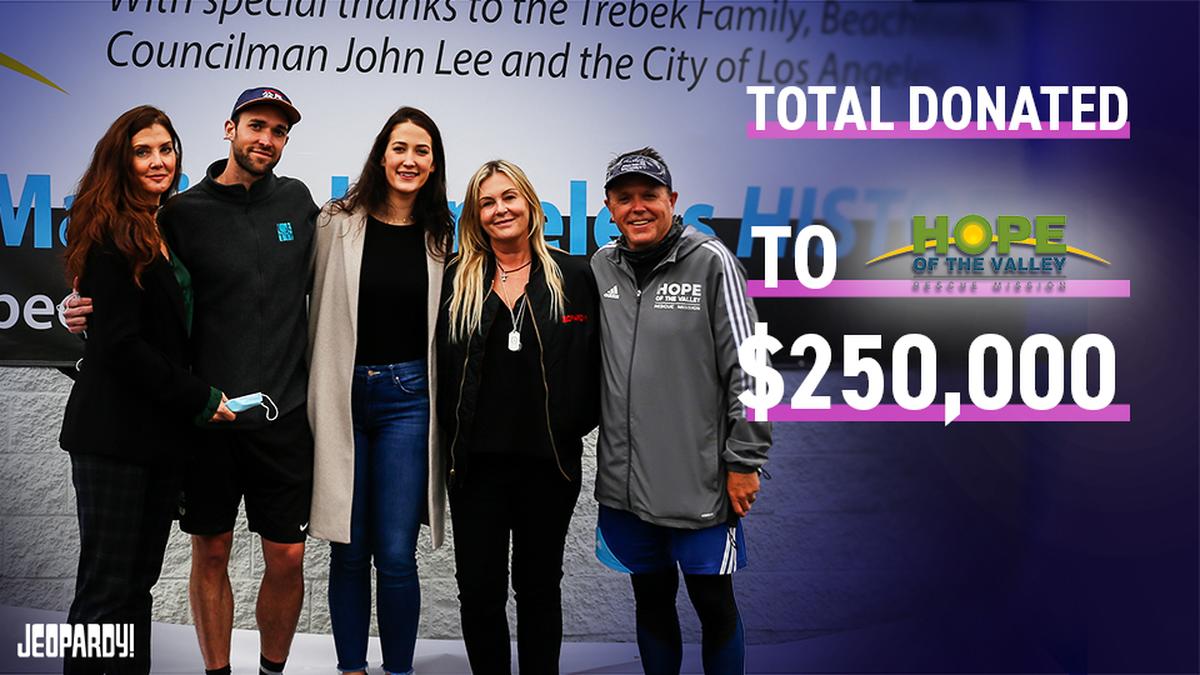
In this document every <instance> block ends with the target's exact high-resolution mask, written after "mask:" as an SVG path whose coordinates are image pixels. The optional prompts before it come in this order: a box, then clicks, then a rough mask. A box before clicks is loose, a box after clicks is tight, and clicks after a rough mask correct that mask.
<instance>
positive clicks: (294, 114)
mask: <svg viewBox="0 0 1200 675" xmlns="http://www.w3.org/2000/svg"><path fill="white" fill-rule="evenodd" d="M260 104H268V105H273V106H275V107H276V108H279V109H280V110H282V111H283V114H284V115H285V116H287V118H288V124H289V125H290V126H293V127H294V126H296V124H297V123H298V122H300V111H299V110H296V106H294V105H292V99H290V98H288V97H287V94H285V93H283V92H282V91H280V90H278V89H276V88H275V87H254V88H252V89H247V90H246V91H243V92H242V95H241V96H239V97H238V100H237V103H234V104H233V112H232V113H230V114H229V119H233V118H234V117H237V114H238V113H239V112H241V111H242V110H244V109H246V108H249V107H250V106H252V105H260Z"/></svg>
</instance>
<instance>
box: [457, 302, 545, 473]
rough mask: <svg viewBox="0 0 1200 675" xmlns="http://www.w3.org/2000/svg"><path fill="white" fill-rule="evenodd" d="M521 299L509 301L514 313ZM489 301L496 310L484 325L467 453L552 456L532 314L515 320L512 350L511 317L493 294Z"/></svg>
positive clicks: (526, 311)
mask: <svg viewBox="0 0 1200 675" xmlns="http://www.w3.org/2000/svg"><path fill="white" fill-rule="evenodd" d="M526 300H527V298H526V297H525V296H522V297H521V298H520V299H518V300H517V303H516V304H515V305H513V316H515V315H516V314H517V312H518V311H519V310H520V308H521V306H522V305H524V304H525V302H526ZM488 302H494V303H496V304H498V305H499V309H497V310H496V313H495V317H496V319H495V321H493V322H492V325H491V327H490V328H488V334H487V346H486V347H485V348H484V355H483V374H482V376H481V377H480V378H479V394H478V396H479V398H478V400H477V403H476V408H475V426H474V428H473V429H472V432H471V439H470V441H468V443H467V449H468V451H469V452H479V453H487V454H499V453H508V454H516V455H526V456H535V457H544V458H547V459H551V460H553V452H552V450H551V449H550V444H549V438H548V436H547V435H546V419H545V417H546V409H545V396H546V395H545V387H544V385H543V384H542V364H541V359H540V357H539V354H538V339H537V333H535V332H534V328H533V321H534V318H533V317H531V316H529V310H528V309H526V310H525V316H524V317H523V318H522V319H521V322H520V323H521V331H520V334H521V349H520V350H518V351H515V352H514V351H512V350H510V349H509V334H510V333H512V329H513V317H512V316H509V313H508V308H507V307H505V306H504V303H503V302H501V301H500V299H499V297H497V295H496V294H495V293H493V294H492V295H491V297H490V298H488Z"/></svg>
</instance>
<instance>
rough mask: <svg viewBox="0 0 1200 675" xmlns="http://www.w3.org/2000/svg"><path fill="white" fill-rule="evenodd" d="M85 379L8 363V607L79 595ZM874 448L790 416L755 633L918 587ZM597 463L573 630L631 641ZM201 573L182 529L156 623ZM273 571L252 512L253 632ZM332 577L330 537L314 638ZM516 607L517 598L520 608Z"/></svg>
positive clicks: (759, 638) (899, 481)
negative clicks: (267, 567) (606, 555)
mask: <svg viewBox="0 0 1200 675" xmlns="http://www.w3.org/2000/svg"><path fill="white" fill-rule="evenodd" d="M70 386H71V381H70V380H69V379H68V378H66V377H65V376H63V375H61V374H59V373H58V372H57V371H55V370H51V369H41V368H0V485H2V486H3V489H2V491H0V605H9V606H20V607H30V608H41V609H57V610H65V609H66V608H67V607H68V605H69V604H70V599H71V595H72V591H73V587H74V575H75V566H76V562H77V557H78V527H77V525H76V521H75V516H74V508H75V501H74V499H75V497H74V491H73V488H72V487H71V480H70V465H69V461H68V456H67V454H66V453H65V452H62V451H61V450H60V449H59V448H58V443H57V436H58V431H59V427H60V425H61V420H62V411H63V408H64V407H65V405H66V398H67V394H68V393H69V391H70ZM789 386H793V385H789ZM789 390H790V389H789ZM131 423H136V422H133V421H131ZM870 449H871V444H870V443H866V442H863V441H855V440H854V437H853V436H852V435H851V434H850V433H849V431H848V430H847V429H846V428H845V427H844V426H843V425H804V426H798V425H776V446H775V449H774V450H773V452H772V461H771V467H770V468H771V472H772V474H773V475H774V480H772V481H765V482H764V492H763V495H762V497H761V498H760V500H759V501H758V503H757V504H756V505H755V513H754V514H753V516H752V517H751V518H750V519H749V521H748V523H747V532H748V546H749V550H750V566H749V567H748V568H747V569H746V570H745V571H743V572H739V573H738V575H737V576H736V577H735V579H736V581H735V586H736V588H737V592H738V597H739V604H740V605H741V608H742V612H743V617H744V620H745V624H746V627H747V631H748V637H749V638H750V639H751V640H752V641H754V642H775V641H782V640H791V639H797V638H802V637H805V636H807V635H813V634H819V633H824V632H828V631H833V630H839V629H844V628H850V627H854V626H859V625H864V624H868V623H872V622H874V621H879V620H886V619H888V618H889V617H887V616H881V615H880V613H879V609H878V608H880V607H883V606H902V605H903V603H904V599H903V597H899V596H901V595H903V594H904V593H905V587H904V586H903V585H902V584H896V583H894V577H895V572H896V570H897V568H900V567H904V566H905V564H906V563H905V561H904V560H902V559H897V557H896V555H895V551H896V550H900V549H902V548H903V546H902V545H901V544H900V543H899V542H896V541H894V540H890V538H892V537H895V536H897V535H896V534H895V532H896V527H895V525H896V523H895V518H897V517H899V516H898V515H897V513H899V511H898V510H897V509H896V506H897V503H896V502H897V500H902V499H904V492H903V489H902V485H903V474H902V473H899V474H898V473H897V469H898V467H897V464H896V462H895V461H892V460H889V459H888V457H887V456H884V455H880V454H879V453H876V452H871V451H870ZM594 465H595V438H594V434H593V436H591V437H589V439H588V442H587V443H586V449H585V470H584V486H583V492H582V495H581V497H580V500H579V505H578V506H577V508H576V510H575V517H574V520H573V522H572V525H571V532H570V535H569V537H568V541H567V551H566V566H565V571H566V575H565V579H564V581H563V593H564V602H563V604H564V612H565V617H564V623H565V632H566V635H567V639H571V640H584V641H631V640H633V639H634V633H633V609H632V607H633V605H632V595H631V592H630V590H629V582H628V581H627V580H626V578H625V577H624V576H622V575H619V574H617V573H614V572H611V571H609V570H608V569H607V568H604V567H602V566H601V565H600V563H598V562H597V561H596V559H595V557H594V555H593V553H592V548H593V543H594V527H595V519H596V505H595V502H594V500H593V499H592V498H591V494H592V479H591V477H592V473H593V469H594ZM899 468H900V469H901V470H902V469H903V467H902V466H900V467H899ZM900 511H902V509H901V510H900ZM889 532H890V533H891V534H888V533H889ZM453 545H454V539H453V536H452V533H451V534H450V536H449V537H448V539H447V545H446V546H444V547H442V548H441V549H439V550H438V551H436V552H434V551H431V550H430V548H429V543H428V537H427V536H425V534H424V533H423V534H422V538H421V545H420V550H419V554H418V562H419V565H420V575H421V587H422V610H421V615H422V616H421V628H420V635H421V637H425V638H457V637H460V631H459V622H458V605H457V600H456V589H455V582H454V559H453ZM188 567H189V550H188V542H187V538H186V536H184V535H183V534H182V533H180V532H179V531H178V530H176V531H175V532H174V533H173V534H172V537H171V542H170V546H169V548H168V551H167V556H166V563H165V565H164V567H163V573H162V580H161V581H160V582H159V584H158V587H157V588H156V589H155V616H156V619H157V620H160V621H167V622H177V623H189V622H190V616H189V609H188V601H187V577H188ZM262 569H263V567H262V555H261V551H260V550H259V542H258V540H257V537H256V536H254V535H252V534H250V533H248V532H246V530H245V526H244V521H242V523H240V524H239V526H238V529H237V531H236V534H235V539H234V555H233V562H232V564H231V567H230V576H231V577H232V579H233V588H234V596H235V602H236V609H235V624H236V625H237V626H238V627H242V628H253V627H254V618H253V611H254V596H255V593H256V590H257V586H258V579H259V577H260V575H261V574H262ZM327 571H328V544H326V543H325V542H321V541H317V540H310V543H309V546H308V551H307V556H306V562H305V579H306V582H305V586H306V588H305V590H306V596H305V604H304V610H303V613H302V614H301V617H300V628H299V629H300V631H302V632H311V633H327V632H329V614H328V609H327V604H326V591H327ZM681 586H682V584H681ZM680 607H681V617H682V622H683V625H684V629H685V633H686V636H687V639H688V640H689V641H696V640H698V627H697V624H696V621H695V618H694V613H693V612H692V611H691V608H690V607H689V606H688V601H687V599H686V593H684V592H683V591H682V588H681V591H680ZM511 610H512V604H511V603H510V616H511V614H512V612H511Z"/></svg>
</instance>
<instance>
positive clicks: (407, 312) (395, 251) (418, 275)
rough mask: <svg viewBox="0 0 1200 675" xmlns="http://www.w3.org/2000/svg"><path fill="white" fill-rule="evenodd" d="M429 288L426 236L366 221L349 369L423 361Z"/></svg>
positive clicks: (414, 229) (409, 227)
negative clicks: (354, 337)
mask: <svg viewBox="0 0 1200 675" xmlns="http://www.w3.org/2000/svg"><path fill="white" fill-rule="evenodd" d="M428 288H429V273H428V271H427V270H426V263H425V231H424V230H423V229H421V227H420V226H417V225H403V226H401V225H389V224H387V223H384V222H381V221H379V220H377V219H375V218H374V217H372V216H367V232H366V239H365V240H364V241H363V256H362V272H361V273H360V274H359V278H358V345H357V346H356V348H355V352H354V365H356V366H382V365H386V364H389V363H402V362H404V361H416V360H419V359H424V358H425V357H426V355H427V354H428V351H429V345H428V342H429V334H428V327H427V325H426V324H427V323H428V319H427V318H426V317H427V312H426V304H427V303H428V300H427V291H428Z"/></svg>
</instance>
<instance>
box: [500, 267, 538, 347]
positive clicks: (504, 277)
mask: <svg viewBox="0 0 1200 675" xmlns="http://www.w3.org/2000/svg"><path fill="white" fill-rule="evenodd" d="M531 262H533V259H532V258H530V259H529V262H527V263H525V264H524V265H521V266H520V267H517V268H516V269H511V270H505V269H504V268H503V267H500V263H498V262H497V263H496V267H497V269H499V270H500V295H501V296H503V298H504V306H505V307H507V308H508V318H509V319H512V326H513V327H512V330H511V331H509V333H508V351H510V352H519V351H521V324H522V323H524V322H525V308H527V307H529V298H528V297H527V296H521V297H520V298H518V299H517V302H518V303H521V306H520V307H518V308H517V311H516V313H514V312H513V308H512V306H511V305H509V304H508V286H507V284H508V272H518V271H520V270H522V269H524V268H525V267H526V266H528V265H529V263H531ZM522 301H524V302H522Z"/></svg>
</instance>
